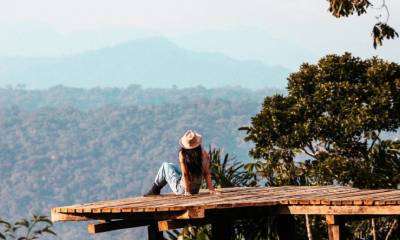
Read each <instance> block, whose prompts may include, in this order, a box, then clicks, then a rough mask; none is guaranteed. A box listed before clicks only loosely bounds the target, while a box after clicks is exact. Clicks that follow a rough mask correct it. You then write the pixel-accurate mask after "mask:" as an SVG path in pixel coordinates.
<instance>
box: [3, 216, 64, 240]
mask: <svg viewBox="0 0 400 240" xmlns="http://www.w3.org/2000/svg"><path fill="white" fill-rule="evenodd" d="M0 226H2V229H0V239H3V240H35V239H39V238H41V236H44V235H52V236H56V235H57V234H56V233H55V232H54V231H53V223H52V222H51V221H50V220H49V219H48V218H47V216H42V215H35V214H34V215H33V216H32V218H31V219H29V220H28V219H21V220H19V221H16V222H15V223H9V222H7V221H5V220H2V219H0Z"/></svg>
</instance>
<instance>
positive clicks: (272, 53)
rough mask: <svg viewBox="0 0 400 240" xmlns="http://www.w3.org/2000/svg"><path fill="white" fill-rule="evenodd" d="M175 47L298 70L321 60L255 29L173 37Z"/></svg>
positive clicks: (261, 30) (316, 53) (315, 52)
mask: <svg viewBox="0 0 400 240" xmlns="http://www.w3.org/2000/svg"><path fill="white" fill-rule="evenodd" d="M172 40H173V41H174V42H176V43H177V44H178V45H180V46H183V47H185V48H187V49H192V50H196V51H205V52H210V51H217V52H219V53H222V54H225V55H227V56H230V57H233V58H235V59H241V60H245V59H258V60H260V61H262V62H263V63H265V64H269V65H274V64H279V65H282V66H285V67H288V68H291V69H297V68H298V67H299V66H300V65H301V64H302V63H303V62H314V61H316V60H318V58H319V57H320V56H321V52H320V51H319V52H318V51H315V49H307V48H306V47H305V46H301V45H298V44H295V43H293V42H291V41H290V39H281V38H277V37H274V36H273V35H271V34H270V33H269V32H268V31H266V30H264V29H260V28H256V27H238V28H233V29H224V30H218V31H217V30H214V31H202V32H193V33H185V34H182V35H179V36H175V37H172Z"/></svg>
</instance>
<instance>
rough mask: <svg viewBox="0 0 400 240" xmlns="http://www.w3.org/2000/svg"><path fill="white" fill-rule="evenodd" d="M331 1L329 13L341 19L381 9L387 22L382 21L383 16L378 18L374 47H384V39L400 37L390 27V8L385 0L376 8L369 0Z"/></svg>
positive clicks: (374, 30) (375, 26)
mask: <svg viewBox="0 0 400 240" xmlns="http://www.w3.org/2000/svg"><path fill="white" fill-rule="evenodd" d="M328 1H329V11H330V12H331V13H332V15H333V16H335V17H337V18H339V17H349V16H351V15H353V14H357V15H358V16H360V15H362V14H365V13H367V11H368V10H369V9H370V8H371V7H375V8H377V9H380V10H381V11H383V12H384V14H385V15H386V19H385V20H381V19H382V14H381V15H379V16H378V17H377V20H378V22H377V23H375V25H374V27H373V29H372V38H373V46H374V48H377V46H382V41H383V39H385V38H386V39H394V38H397V37H399V34H398V33H397V32H396V30H395V29H394V28H392V27H391V26H389V25H388V24H387V23H388V21H389V16H390V13H389V8H388V6H387V5H386V2H385V0H382V2H381V4H380V5H379V6H378V5H377V6H374V5H373V4H372V3H371V2H370V1H368V0H328Z"/></svg>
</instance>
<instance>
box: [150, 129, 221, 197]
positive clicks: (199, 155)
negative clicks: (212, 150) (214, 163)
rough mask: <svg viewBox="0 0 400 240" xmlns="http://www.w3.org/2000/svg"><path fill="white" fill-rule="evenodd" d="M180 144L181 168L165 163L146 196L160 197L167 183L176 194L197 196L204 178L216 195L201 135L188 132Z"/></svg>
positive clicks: (210, 190)
mask: <svg viewBox="0 0 400 240" xmlns="http://www.w3.org/2000/svg"><path fill="white" fill-rule="evenodd" d="M179 143H180V145H181V150H180V151H179V163H180V167H178V166H177V165H176V164H174V163H167V162H164V163H163V164H162V165H161V167H160V169H159V170H158V173H157V176H156V179H155V180H154V184H153V186H152V187H151V189H150V190H149V191H148V192H147V193H146V194H145V195H144V196H149V195H159V194H160V191H161V189H162V188H163V187H164V186H165V185H167V183H168V185H169V187H170V188H171V190H172V191H173V192H174V193H175V194H184V195H192V194H197V193H198V192H199V190H200V187H201V183H202V180H203V177H204V178H205V179H206V181H207V186H208V189H209V192H210V193H212V194H214V193H216V191H215V189H214V187H213V185H212V182H211V174H210V171H209V166H210V157H209V156H208V153H207V152H206V151H205V150H203V148H202V147H201V143H202V137H201V135H200V134H198V133H196V132H195V131H193V130H188V131H187V132H186V133H185V134H184V135H183V136H182V138H181V139H180V141H179Z"/></svg>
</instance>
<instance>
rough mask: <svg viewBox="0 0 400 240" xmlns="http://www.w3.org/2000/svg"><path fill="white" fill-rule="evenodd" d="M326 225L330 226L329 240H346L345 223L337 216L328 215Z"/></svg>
mask: <svg viewBox="0 0 400 240" xmlns="http://www.w3.org/2000/svg"><path fill="white" fill-rule="evenodd" d="M325 218H326V224H327V225H328V239H329V240H340V239H344V236H343V231H344V222H343V221H341V219H339V218H338V216H335V215H326V216H325Z"/></svg>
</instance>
